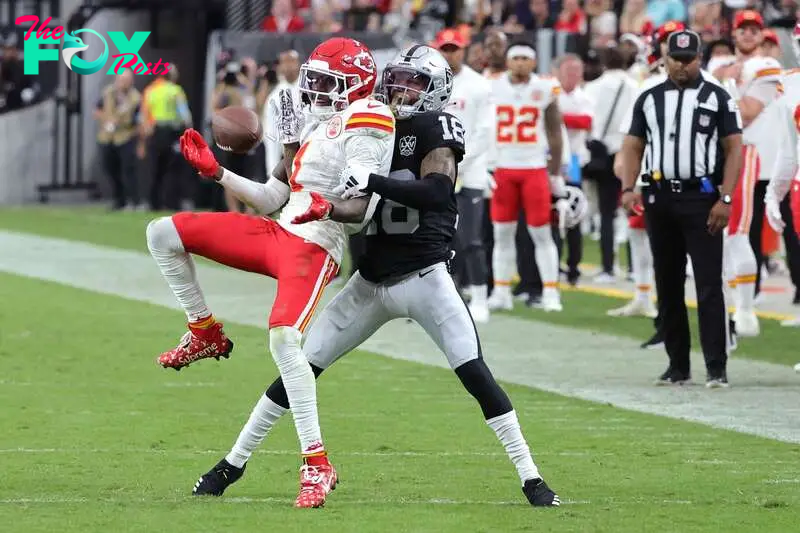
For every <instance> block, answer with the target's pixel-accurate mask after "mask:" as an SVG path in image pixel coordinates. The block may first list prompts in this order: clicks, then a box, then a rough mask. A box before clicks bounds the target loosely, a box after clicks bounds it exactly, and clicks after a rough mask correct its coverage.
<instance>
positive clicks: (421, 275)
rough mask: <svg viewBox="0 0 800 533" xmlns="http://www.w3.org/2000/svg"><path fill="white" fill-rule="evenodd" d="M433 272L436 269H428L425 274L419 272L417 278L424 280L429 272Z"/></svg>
mask: <svg viewBox="0 0 800 533" xmlns="http://www.w3.org/2000/svg"><path fill="white" fill-rule="evenodd" d="M434 270H436V269H435V268H432V269H430V270H426V271H425V272H420V273H419V277H421V278H424V277H425V276H427V275H428V274H430V273H431V272H433V271H434Z"/></svg>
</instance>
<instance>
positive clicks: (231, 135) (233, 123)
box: [211, 106, 264, 154]
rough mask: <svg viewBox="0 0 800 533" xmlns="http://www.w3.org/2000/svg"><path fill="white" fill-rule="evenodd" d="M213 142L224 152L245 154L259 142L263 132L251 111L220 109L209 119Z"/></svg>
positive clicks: (229, 108) (234, 108)
mask: <svg viewBox="0 0 800 533" xmlns="http://www.w3.org/2000/svg"><path fill="white" fill-rule="evenodd" d="M211 131H212V133H213V135H214V142H215V143H216V145H217V146H218V147H219V148H220V149H221V150H225V151H226V152H233V153H235V154H246V153H247V152H249V151H250V150H252V149H253V148H255V147H256V146H258V143H260V142H261V140H262V137H263V136H264V130H263V129H262V127H261V121H260V120H259V119H258V115H256V114H255V113H254V112H253V111H252V110H250V109H248V108H246V107H241V106H230V107H226V108H224V109H220V110H219V111H217V112H216V113H214V115H213V116H212V117H211Z"/></svg>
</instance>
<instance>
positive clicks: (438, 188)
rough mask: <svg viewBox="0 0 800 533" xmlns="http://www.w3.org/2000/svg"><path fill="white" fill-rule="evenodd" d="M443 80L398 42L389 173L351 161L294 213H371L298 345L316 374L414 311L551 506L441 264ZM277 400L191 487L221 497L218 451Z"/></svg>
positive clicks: (416, 48) (434, 57)
mask: <svg viewBox="0 0 800 533" xmlns="http://www.w3.org/2000/svg"><path fill="white" fill-rule="evenodd" d="M452 79H453V75H452V72H451V71H450V67H449V66H448V64H447V62H446V61H445V59H444V57H442V55H441V54H440V53H439V52H438V51H436V50H435V49H433V48H431V47H428V46H425V45H413V46H410V47H408V48H406V49H404V50H402V51H401V52H400V54H399V55H398V56H397V57H396V58H395V59H394V60H393V61H392V62H390V63H389V64H388V65H387V67H386V69H385V70H384V74H383V80H382V83H381V85H380V89H379V91H380V93H381V94H382V96H383V98H385V99H386V101H387V102H388V103H389V104H390V106H391V107H392V108H393V110H394V113H395V115H396V117H397V122H396V134H395V150H394V155H393V160H392V167H391V172H390V174H389V176H378V175H375V174H370V173H369V171H368V170H367V169H365V168H361V167H357V166H355V165H351V166H350V167H348V168H346V169H345V170H344V171H343V173H342V184H341V185H340V186H339V192H340V193H341V194H342V197H343V199H344V200H343V201H341V202H335V203H331V202H329V201H327V200H325V199H324V198H322V197H321V196H319V195H316V194H315V193H311V194H312V197H313V202H312V205H311V207H310V208H309V210H308V212H306V213H305V214H304V215H301V216H300V217H297V218H296V219H295V220H294V222H295V223H302V222H309V221H312V220H322V219H326V218H331V219H333V220H336V221H340V222H354V223H357V222H359V221H362V220H364V217H365V213H369V212H370V211H371V210H372V209H374V215H373V216H372V220H371V222H370V225H369V226H368V227H367V234H366V244H365V253H364V254H363V256H362V258H361V260H360V262H359V265H358V271H357V272H356V273H355V274H353V276H352V277H351V278H350V281H349V282H348V283H347V284H346V285H345V287H344V288H343V289H342V290H341V291H340V292H339V294H338V295H337V296H336V297H335V298H334V299H333V300H332V301H331V302H330V303H329V304H328V305H327V306H326V307H325V309H323V310H322V312H321V313H320V315H319V317H318V318H317V321H316V322H315V323H314V324H313V326H312V327H311V330H310V332H309V334H308V337H307V339H306V342H305V344H304V346H303V351H304V352H305V354H306V357H307V358H308V361H309V363H310V364H311V367H312V369H313V370H314V373H315V375H317V376H319V375H320V374H321V373H322V371H323V370H325V369H326V368H328V367H329V366H330V365H331V364H333V363H334V362H335V361H336V360H338V359H339V358H340V357H342V356H343V355H345V354H347V353H348V352H349V351H351V350H353V349H354V348H356V347H358V346H359V345H360V344H361V343H362V342H364V341H365V340H367V339H368V338H369V337H370V336H371V335H372V334H373V333H375V331H377V330H378V328H380V327H381V326H382V325H383V324H385V323H386V322H388V321H390V320H392V319H395V318H403V317H405V318H411V319H413V320H414V321H416V322H417V323H418V324H419V325H420V326H422V328H423V329H424V330H425V331H426V332H427V333H428V335H430V337H431V339H432V340H433V341H434V342H435V343H436V344H437V345H438V346H439V348H440V349H441V350H442V352H444V354H445V356H446V357H447V360H448V362H449V364H450V366H451V368H453V370H454V371H455V373H456V375H457V376H458V378H459V379H460V380H461V382H462V384H463V385H464V387H465V388H466V389H467V391H468V392H469V393H470V394H471V395H472V396H473V397H474V398H475V399H476V400H477V401H478V404H479V405H480V407H481V410H482V411H483V416H484V418H485V419H486V423H487V424H488V425H489V427H491V428H492V430H494V432H495V434H496V435H497V438H498V439H499V440H500V442H501V443H502V444H503V446H504V448H505V450H506V452H507V453H508V456H509V458H510V459H511V460H512V462H513V463H514V466H515V467H516V469H517V472H518V474H519V476H520V481H521V484H522V490H523V493H524V494H525V496H526V497H527V498H528V501H529V502H530V503H531V504H532V505H535V506H557V505H559V504H560V500H559V497H558V496H557V495H556V494H555V493H554V492H553V491H552V490H551V489H550V488H549V487H548V486H547V484H546V483H545V482H544V481H543V480H542V476H541V475H540V473H539V470H538V468H537V467H536V464H535V463H534V461H533V458H532V457H531V453H530V449H529V448H528V444H527V442H526V441H525V438H524V437H523V435H522V430H521V429H520V425H519V421H518V420H517V414H516V412H515V411H514V409H513V407H512V405H511V401H510V400H509V398H508V396H507V395H506V393H505V392H504V391H503V389H502V388H500V386H499V385H498V384H497V382H496V381H495V379H494V376H493V375H492V373H491V371H490V370H489V368H488V367H487V366H486V363H485V362H484V360H483V357H482V354H481V345H480V340H479V339H478V334H477V331H476V330H475V326H474V324H473V322H472V318H471V317H470V314H469V311H468V309H467V306H466V304H464V302H463V300H462V299H461V297H460V295H459V293H458V290H457V289H456V286H455V283H454V282H453V279H452V278H451V277H450V274H449V272H448V269H447V261H448V260H449V259H450V253H451V252H450V250H451V241H452V239H453V235H454V233H455V228H456V221H457V217H458V210H457V207H456V198H455V191H454V187H455V180H456V171H457V165H458V163H459V161H460V160H461V158H462V157H463V155H464V128H463V127H462V125H461V122H460V121H459V120H458V119H457V118H456V117H454V116H452V115H450V114H448V113H445V112H443V111H442V109H443V108H444V107H445V105H446V104H447V101H448V100H449V98H450V93H451V91H452ZM475 149H481V147H476V148H475ZM334 192H336V191H334ZM378 197H379V199H378ZM288 407H289V403H288V400H287V397H286V391H285V389H284V386H283V383H282V382H281V380H280V379H278V380H277V381H275V382H274V383H273V384H272V385H271V386H270V387H269V388H268V389H267V392H266V394H265V395H264V396H263V397H262V398H261V399H260V400H259V402H258V404H257V405H256V407H255V408H254V409H253V412H252V413H251V415H250V419H249V420H248V422H247V424H246V425H245V427H244V428H243V429H242V432H241V433H240V434H239V438H238V439H237V441H236V444H235V445H234V447H233V449H232V450H231V453H230V454H229V455H228V456H227V457H226V458H225V459H223V460H222V461H220V462H219V463H218V464H217V465H216V466H215V467H214V468H213V469H212V470H211V471H209V472H208V473H206V474H205V475H203V477H201V478H200V480H199V481H198V482H197V484H196V485H195V490H194V493H195V494H213V495H221V494H222V493H223V491H224V490H225V489H226V488H227V487H228V486H229V485H230V484H231V483H233V482H235V481H236V480H237V479H239V478H240V477H241V475H242V474H243V472H244V467H242V468H236V467H234V466H233V465H232V464H230V462H229V461H228V459H229V458H230V459H231V460H233V459H234V458H235V459H237V462H239V463H241V462H242V460H243V459H244V460H246V459H248V458H249V457H250V454H252V452H253V450H254V449H255V447H256V446H258V445H259V444H260V443H261V441H263V439H264V438H265V436H266V434H267V432H268V431H269V430H270V429H271V428H272V426H273V425H274V424H275V422H276V421H277V420H278V418H280V416H282V415H283V414H285V413H286V412H287V411H288Z"/></svg>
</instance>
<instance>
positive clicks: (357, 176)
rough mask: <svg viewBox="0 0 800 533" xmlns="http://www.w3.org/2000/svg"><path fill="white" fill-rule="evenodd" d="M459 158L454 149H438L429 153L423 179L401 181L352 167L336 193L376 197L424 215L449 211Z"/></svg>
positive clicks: (421, 170)
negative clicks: (427, 212) (370, 194)
mask: <svg viewBox="0 0 800 533" xmlns="http://www.w3.org/2000/svg"><path fill="white" fill-rule="evenodd" d="M456 168H457V165H456V156H455V153H454V152H453V150H452V148H450V147H440V148H435V149H433V150H431V151H430V152H428V154H427V155H426V156H425V158H424V159H423V160H422V163H421V165H420V174H422V177H423V179H421V180H413V181H401V180H396V179H391V178H387V177H385V176H379V175H378V174H373V173H370V172H369V170H367V169H365V168H363V167H360V166H357V165H350V166H349V167H348V168H346V169H345V171H344V172H343V176H342V178H343V179H342V185H340V186H339V187H337V189H334V191H333V192H334V193H340V192H344V191H345V190H348V189H351V190H352V189H356V190H360V191H364V192H368V193H375V194H378V195H379V196H381V197H383V198H387V199H389V200H392V201H395V202H397V203H399V204H402V205H404V206H406V207H411V208H413V209H419V210H423V211H445V210H446V209H447V208H448V207H449V205H450V196H451V195H452V194H453V188H454V187H455V181H456Z"/></svg>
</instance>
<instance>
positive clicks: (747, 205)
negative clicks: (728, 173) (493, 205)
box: [728, 145, 761, 235]
mask: <svg viewBox="0 0 800 533" xmlns="http://www.w3.org/2000/svg"><path fill="white" fill-rule="evenodd" d="M760 172H761V159H760V158H759V157H758V152H757V151H756V147H755V146H750V145H744V146H742V170H741V172H740V173H739V183H737V184H736V190H735V191H734V192H733V199H732V202H731V218H730V220H729V221H728V235H735V234H737V233H738V234H741V235H749V234H750V224H751V223H752V221H753V192H754V191H755V187H756V182H757V181H758V176H759V173H760Z"/></svg>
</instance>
